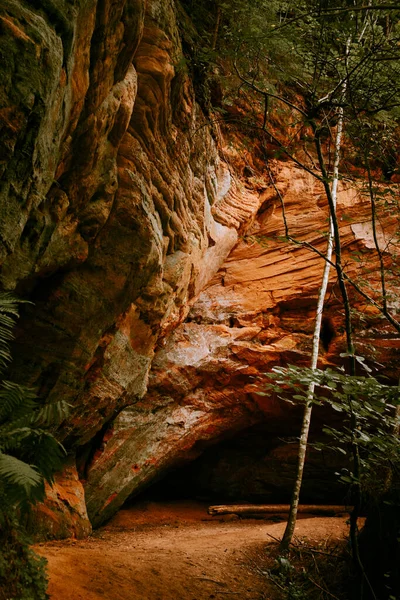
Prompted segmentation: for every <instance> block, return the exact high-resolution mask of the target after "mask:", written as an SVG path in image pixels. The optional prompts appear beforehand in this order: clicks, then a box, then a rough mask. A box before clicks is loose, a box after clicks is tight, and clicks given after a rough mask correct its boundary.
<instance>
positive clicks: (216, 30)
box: [211, 6, 222, 50]
mask: <svg viewBox="0 0 400 600" xmlns="http://www.w3.org/2000/svg"><path fill="white" fill-rule="evenodd" d="M221 17H222V10H221V7H220V6H218V8H217V19H216V21H215V27H214V33H213V39H212V44H211V49H212V50H215V49H216V47H217V41H218V34H219V28H220V25H221Z"/></svg>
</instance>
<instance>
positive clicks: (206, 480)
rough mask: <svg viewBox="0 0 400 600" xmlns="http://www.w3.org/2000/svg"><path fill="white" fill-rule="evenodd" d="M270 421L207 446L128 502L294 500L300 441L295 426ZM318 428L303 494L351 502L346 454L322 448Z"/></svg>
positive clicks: (315, 500) (316, 500) (314, 500)
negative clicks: (344, 474) (342, 476)
mask: <svg viewBox="0 0 400 600" xmlns="http://www.w3.org/2000/svg"><path fill="white" fill-rule="evenodd" d="M274 425H276V426H277V425H278V424H277V423H276V424H271V422H269V423H262V424H258V425H254V426H252V427H250V428H248V429H245V430H242V431H241V432H239V433H236V434H234V435H231V436H230V437H229V438H227V439H224V440H222V441H220V442H218V443H216V444H215V445H213V446H210V447H208V448H206V449H205V450H204V451H203V453H202V454H201V456H199V457H198V458H196V459H195V460H193V461H192V462H189V463H186V464H183V465H180V466H178V467H176V468H175V469H171V470H170V471H169V472H167V473H166V474H165V475H164V476H163V477H162V478H159V479H158V480H157V481H156V482H154V483H153V484H151V485H150V486H149V487H148V488H147V489H146V490H145V491H143V492H141V493H140V494H138V495H135V496H131V497H130V498H129V499H128V500H127V502H126V505H127V506H131V505H133V504H135V503H137V502H142V501H154V502H163V501H175V500H197V501H201V502H209V503H210V504H228V503H231V504H233V503H246V502H249V503H259V504H288V503H289V502H290V497H291V492H292V486H293V482H294V478H295V472H296V462H297V449H298V442H297V438H296V437H295V435H294V432H293V431H286V432H282V431H280V429H278V428H277V427H276V428H275V429H274ZM322 439H323V435H322V434H321V432H320V431H318V430H317V431H315V432H313V435H312V440H311V444H310V446H309V449H308V452H307V462H306V467H305V471H304V480H303V487H302V493H301V502H302V503H306V504H332V503H334V504H345V503H346V500H347V498H346V494H347V489H346V488H345V487H344V486H343V484H341V483H340V482H339V481H338V476H337V474H336V473H337V472H338V471H340V469H341V468H342V467H343V455H340V456H338V454H337V453H334V452H333V451H332V450H330V449H329V448H328V447H327V448H326V449H324V450H317V449H316V448H315V446H314V443H315V442H317V441H318V442H319V441H322Z"/></svg>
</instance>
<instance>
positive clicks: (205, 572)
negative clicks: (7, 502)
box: [36, 502, 347, 600]
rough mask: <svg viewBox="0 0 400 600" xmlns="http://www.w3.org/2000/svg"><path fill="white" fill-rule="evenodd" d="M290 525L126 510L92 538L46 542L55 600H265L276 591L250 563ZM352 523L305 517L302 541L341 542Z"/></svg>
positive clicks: (181, 511)
mask: <svg viewBox="0 0 400 600" xmlns="http://www.w3.org/2000/svg"><path fill="white" fill-rule="evenodd" d="M284 527H285V523H283V522H282V523H273V522H271V521H267V520H230V519H229V518H227V517H225V518H224V519H223V520H221V517H219V518H217V520H216V517H209V516H208V515H207V512H206V506H205V505H200V504H194V503H192V502H190V503H189V502H179V503H167V504H165V503H164V504H163V505H160V504H156V503H147V504H143V505H139V506H135V507H133V508H131V509H129V510H122V511H120V512H119V513H118V514H117V516H116V517H115V518H114V519H113V520H112V521H111V522H110V523H109V524H108V525H107V526H106V527H103V528H102V529H100V530H99V531H97V532H96V533H95V534H94V535H93V536H92V537H90V538H88V539H86V540H82V541H76V540H67V541H62V542H49V543H46V544H39V545H38V546H37V547H36V549H37V551H38V552H39V553H40V554H42V555H43V556H46V558H47V559H48V561H49V575H50V585H49V590H48V591H49V593H50V597H51V600H209V599H214V598H217V599H223V598H239V599H240V600H266V599H271V598H273V597H274V594H275V590H274V589H273V588H271V587H270V585H269V584H268V581H267V580H266V578H265V577H263V576H262V575H261V574H260V573H257V572H256V571H255V570H254V569H251V568H250V566H249V560H248V557H249V556H250V555H254V553H257V552H261V551H262V549H263V548H264V547H265V545H266V544H267V543H270V542H271V538H270V537H269V536H268V534H270V535H272V536H274V537H278V538H279V537H280V536H281V535H282V533H283V531H284ZM346 534H347V526H346V517H336V518H332V517H329V518H327V517H315V518H302V519H300V520H299V521H298V524H297V529H296V535H297V536H300V537H305V538H307V540H308V542H309V543H314V544H316V545H317V544H318V543H321V542H325V541H326V539H327V538H329V539H330V540H331V541H336V540H340V539H342V538H343V537H344V536H345V535H346Z"/></svg>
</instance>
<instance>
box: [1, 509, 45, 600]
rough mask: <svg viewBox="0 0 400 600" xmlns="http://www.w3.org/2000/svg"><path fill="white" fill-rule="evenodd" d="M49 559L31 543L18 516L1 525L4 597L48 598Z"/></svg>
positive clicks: (8, 599)
mask: <svg viewBox="0 0 400 600" xmlns="http://www.w3.org/2000/svg"><path fill="white" fill-rule="evenodd" d="M46 588H47V579H46V559H44V558H42V557H39V556H38V555H37V554H35V553H34V552H33V550H31V548H30V547H29V539H28V538H27V536H26V534H25V533H24V532H23V531H22V529H21V528H20V526H19V524H18V522H17V520H16V519H15V517H14V518H10V517H9V518H8V519H7V520H6V523H4V522H3V526H2V528H1V529H0V600H47V598H49V596H48V594H47V593H46Z"/></svg>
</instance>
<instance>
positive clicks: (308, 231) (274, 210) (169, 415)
mask: <svg viewBox="0 0 400 600" xmlns="http://www.w3.org/2000/svg"><path fill="white" fill-rule="evenodd" d="M277 188H278V190H279V191H280V194H281V195H282V198H283V200H284V203H285V210H286V218H287V222H288V226H289V229H290V233H291V235H292V236H294V237H296V238H297V239H299V240H303V241H307V242H308V243H310V244H312V245H313V246H315V247H316V248H317V249H319V250H320V251H322V252H323V251H324V245H325V243H326V242H325V235H324V232H323V227H324V223H325V222H326V219H327V202H326V199H325V198H324V195H323V190H322V189H321V188H320V187H319V185H316V184H315V183H314V181H313V178H312V177H311V176H310V175H308V174H305V173H304V172H303V171H301V170H299V169H296V168H293V167H289V166H284V165H279V174H278V175H277ZM260 199H261V209H260V211H259V213H258V215H257V218H256V219H255V221H254V222H253V224H252V225H251V228H250V229H249V230H248V235H247V236H246V237H245V238H244V239H242V240H241V241H240V242H239V243H238V244H237V245H236V246H235V248H234V249H233V251H232V252H231V253H230V255H229V258H228V259H227V260H226V261H225V262H224V264H223V266H222V267H221V269H220V270H219V271H218V273H217V274H216V275H215V277H214V278H213V279H212V281H210V283H209V285H208V286H207V288H206V289H205V290H204V291H203V292H202V293H201V294H200V296H199V298H198V300H197V301H196V302H195V303H194V305H193V306H192V308H191V310H190V313H189V315H188V317H187V319H186V322H185V323H183V324H181V325H180V326H179V327H177V328H176V329H175V331H174V332H173V333H172V334H171V335H170V336H168V337H167V338H166V340H165V341H164V344H163V347H162V348H160V349H159V350H158V351H157V353H156V356H155V358H154V360H153V364H152V370H151V373H150V380H149V390H148V393H147V395H146V397H145V398H144V399H143V400H141V401H139V402H138V403H137V404H136V405H135V406H134V407H132V408H127V409H125V410H123V411H122V412H121V413H120V414H119V416H118V417H117V419H115V420H114V422H113V424H112V426H111V427H110V429H109V430H107V432H106V434H105V436H104V438H103V441H102V444H101V446H100V447H99V449H98V452H97V454H96V455H95V457H94V459H93V461H92V463H91V465H90V466H89V469H88V474H87V483H86V498H87V503H88V504H87V506H88V512H89V515H90V518H91V520H92V522H93V523H94V524H95V525H97V524H98V523H100V522H102V520H103V519H106V518H108V517H109V516H110V515H111V514H112V513H113V512H115V510H116V509H117V508H118V507H119V506H121V504H122V503H123V502H124V501H125V500H126V498H128V497H129V496H130V495H131V494H132V493H138V492H139V491H140V490H141V489H143V487H145V486H146V485H148V483H149V481H151V480H155V479H157V478H159V477H161V476H162V475H164V474H165V473H166V472H167V471H168V469H171V468H172V467H173V468H176V467H177V466H180V465H181V464H182V463H184V462H187V461H188V460H192V459H193V458H195V457H196V456H198V455H199V454H200V453H201V452H202V451H203V450H204V449H205V448H207V447H208V446H209V445H210V444H211V443H213V444H215V442H217V441H218V440H221V439H224V437H232V435H233V434H234V433H235V431H239V430H247V433H246V434H245V436H244V437H242V438H240V437H237V438H236V439H237V442H236V446H235V443H233V444H232V443H231V444H229V443H228V444H227V446H226V447H225V450H224V446H221V449H220V450H218V451H215V450H209V452H208V453H207V455H206V456H205V458H204V461H201V459H200V460H199V461H198V464H197V467H196V469H197V476H196V475H195V474H193V473H192V477H193V479H194V480H195V481H194V482H192V485H193V486H194V488H196V489H197V490H198V493H200V494H203V495H204V494H206V495H207V493H208V494H210V493H211V494H212V495H214V496H216V497H217V498H219V500H220V501H221V500H224V499H226V498H233V499H234V498H236V499H237V498H242V499H258V500H265V499H266V498H267V499H270V500H271V501H281V502H282V501H285V502H287V501H288V500H289V498H290V487H291V481H293V475H294V472H295V456H296V445H295V444H293V443H292V444H291V445H289V446H288V445H285V443H284V442H283V441H282V438H287V439H288V441H292V442H293V441H294V439H295V437H296V436H297V435H298V434H299V430H300V420H299V412H298V411H297V412H296V410H293V409H291V408H290V407H289V406H288V405H287V404H285V403H283V402H282V401H279V400H278V399H277V398H276V397H275V396H274V394H273V393H272V392H271V393H269V394H267V395H263V396H260V395H258V393H257V392H259V391H263V390H264V384H265V376H264V374H265V373H266V372H268V371H270V370H271V369H272V368H273V367H274V366H277V365H287V364H300V365H302V364H304V365H306V366H308V365H309V362H310V353H311V338H312V331H313V324H314V314H315V306H316V301H317V293H318V288H319V282H320V280H321V276H322V270H323V259H321V258H320V257H319V256H318V255H317V254H315V253H313V252H312V251H310V250H309V249H308V248H305V247H299V246H296V245H295V244H293V245H291V246H288V243H287V241H286V240H282V237H281V236H283V235H284V225H283V221H282V211H281V202H280V199H279V196H278V194H277V193H276V190H274V188H273V187H270V188H268V189H267V190H266V191H265V193H263V194H262V195H261V198H260ZM338 202H339V209H338V210H339V218H340V219H341V224H342V227H341V234H342V241H343V248H344V253H345V257H346V258H345V260H346V262H347V263H348V264H347V272H348V274H349V275H351V276H352V277H354V280H356V281H358V282H359V281H360V277H361V275H362V274H363V273H364V269H365V266H366V265H368V266H370V265H371V262H372V261H373V260H375V259H376V256H374V251H372V250H371V245H370V243H369V235H367V234H366V233H365V232H366V231H367V230H368V223H369V219H370V217H369V214H368V204H367V203H365V201H364V200H363V198H362V196H361V195H360V194H359V193H358V192H357V190H355V189H351V188H348V187H346V185H342V186H341V190H340V193H339V199H338ZM395 226H397V217H394V218H393V219H392V218H390V217H389V218H388V222H387V231H389V230H390V229H391V228H394V227H395ZM320 228H321V231H319V229H320ZM368 231H369V230H368ZM395 249H396V246H395V244H393V245H390V244H389V245H388V246H387V258H388V260H392V259H391V254H390V253H391V252H392V253H394V251H395ZM356 250H358V251H359V252H360V253H361V254H362V256H363V258H362V260H361V259H358V260H357V261H356V260H354V259H355V257H357V258H358V254H357V255H355V254H354V252H355V251H356ZM375 268H376V266H375ZM369 270H370V269H369ZM368 280H369V283H370V285H373V284H374V281H375V280H374V277H373V276H372V275H371V273H370V274H369V279H368ZM361 300H362V301H361V302H358V307H359V310H360V313H361V314H362V315H363V317H364V318H365V319H366V321H364V319H361V317H359V321H360V322H359V324H358V336H357V337H358V339H359V340H360V341H359V348H358V349H359V352H360V355H365V350H366V349H367V348H368V349H369V353H370V352H371V347H372V346H373V348H374V359H373V361H372V362H373V365H371V366H373V368H374V369H375V373H376V374H378V373H377V372H376V370H378V371H380V374H385V375H387V376H389V377H393V378H395V376H396V372H397V361H398V357H399V351H400V340H399V338H398V336H397V337H395V336H393V334H392V331H391V328H390V327H388V326H386V325H385V324H384V323H383V322H382V321H383V320H382V319H381V318H380V317H379V316H377V315H372V317H371V316H370V317H369V318H367V317H368V314H367V313H366V308H365V306H364V302H363V299H362V298H361ZM324 319H325V321H324V322H325V328H326V329H327V330H328V331H329V332H330V337H331V339H329V341H327V342H326V344H325V346H326V347H325V348H322V353H321V359H320V365H321V366H329V365H330V366H334V365H341V364H343V361H344V360H345V359H343V358H341V357H340V353H342V352H344V351H345V340H344V328H343V315H342V306H341V304H340V302H339V300H338V290H337V289H336V285H335V276H334V273H332V281H331V290H330V297H329V300H328V302H327V306H326V309H325V313H324ZM383 363H384V364H383ZM332 413H333V411H331V412H329V411H325V412H324V411H316V415H315V417H314V422H315V427H314V431H313V434H314V439H317V438H318V435H320V431H321V429H322V425H323V424H324V423H326V422H329V423H330V424H333V423H335V422H336V423H337V417H336V416H335V415H334V414H332ZM254 423H265V425H263V426H262V427H261V429H258V431H257V430H256V431H255V430H254V429H253V430H252V429H249V427H250V426H251V425H252V424H254ZM318 432H319V433H318ZM246 436H247V442H246ZM241 440H242V441H241ZM263 443H264V446H263ZM252 444H253V449H252V450H250V447H251V445H252ZM132 459H134V460H132ZM339 464H340V462H338V459H337V458H336V459H335V457H334V456H332V455H331V454H330V453H329V452H328V453H325V455H324V456H323V458H322V464H321V457H319V458H318V457H317V456H316V453H315V452H314V451H310V452H309V460H308V468H307V469H306V474H305V476H306V484H305V492H304V493H305V494H306V497H307V498H308V499H310V500H311V499H312V498H314V500H315V499H318V500H320V501H322V500H323V498H324V494H325V493H327V494H329V497H330V498H332V497H335V498H336V499H337V500H338V501H340V502H341V501H343V497H341V496H340V494H342V495H344V494H345V491H344V490H338V488H337V485H336V487H335V483H334V481H333V480H334V478H333V477H332V473H334V471H336V470H338V468H339V467H338V465H339ZM335 465H336V468H333V467H335ZM189 472H190V469H186V471H184V475H182V477H183V481H181V482H180V483H179V477H178V478H175V480H174V479H171V480H170V483H169V485H172V486H174V485H178V486H179V485H180V488H181V489H183V488H184V486H185V481H186V484H187V486H188V487H189V485H190V484H189V480H190V475H189ZM196 477H197V479H198V481H196ZM307 478H308V481H307Z"/></svg>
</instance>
